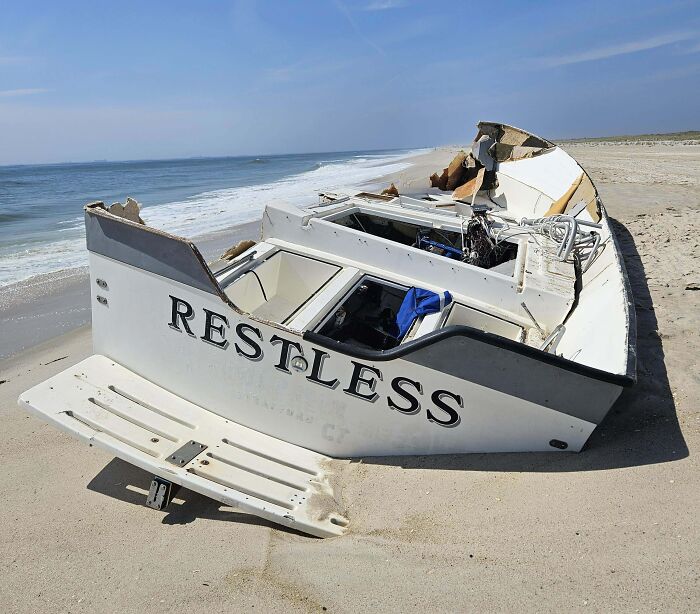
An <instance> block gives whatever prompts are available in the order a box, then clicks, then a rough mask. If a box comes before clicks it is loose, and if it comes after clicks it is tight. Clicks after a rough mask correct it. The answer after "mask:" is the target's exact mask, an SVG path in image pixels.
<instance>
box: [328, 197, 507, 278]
mask: <svg viewBox="0 0 700 614" xmlns="http://www.w3.org/2000/svg"><path fill="white" fill-rule="evenodd" d="M332 222H333V223H335V224H339V225H340V226H345V227H347V228H352V229H353V230H357V231H359V232H364V233H367V234H370V235H373V236H375V237H381V238H383V239H387V240H389V241H393V242H394V243H400V244H401V245H408V246H410V247H415V248H417V249H421V250H424V251H427V252H430V253H431V254H435V255H437V256H442V257H445V258H449V259H451V260H457V261H459V262H465V263H467V264H471V265H474V266H478V267H480V268H482V269H494V270H495V271H496V272H498V273H501V274H503V275H510V276H512V275H514V273H515V259H516V258H517V255H518V243H517V242H516V241H509V240H507V239H506V240H502V241H500V242H499V243H494V241H493V240H492V239H491V237H490V236H489V232H488V231H487V229H486V228H485V227H484V224H483V223H482V222H481V218H480V217H478V216H474V217H472V218H471V219H470V220H468V221H465V223H464V225H463V229H462V230H460V231H455V230H447V229H445V228H434V227H432V226H425V225H420V224H414V223H410V222H405V221H400V220H395V219H392V218H390V217H384V216H380V215H373V214H370V213H364V212H362V211H352V212H350V213H346V214H345V215H343V216H341V217H338V218H336V219H334V220H332Z"/></svg>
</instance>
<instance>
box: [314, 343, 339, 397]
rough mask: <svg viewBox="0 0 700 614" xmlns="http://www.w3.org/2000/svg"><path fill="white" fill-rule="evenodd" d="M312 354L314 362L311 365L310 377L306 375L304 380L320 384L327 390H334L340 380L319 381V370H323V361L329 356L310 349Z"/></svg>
mask: <svg viewBox="0 0 700 614" xmlns="http://www.w3.org/2000/svg"><path fill="white" fill-rule="evenodd" d="M311 349H312V350H313V353H314V362H313V365H311V375H307V376H306V379H307V380H309V381H310V382H314V383H315V384H321V386H326V387H327V388H335V387H336V386H337V385H338V383H339V382H340V380H339V379H338V378H337V377H334V378H333V379H331V380H324V379H321V370H322V369H323V361H324V360H325V359H326V358H327V357H328V356H330V354H328V353H327V352H323V351H322V350H319V349H316V348H311Z"/></svg>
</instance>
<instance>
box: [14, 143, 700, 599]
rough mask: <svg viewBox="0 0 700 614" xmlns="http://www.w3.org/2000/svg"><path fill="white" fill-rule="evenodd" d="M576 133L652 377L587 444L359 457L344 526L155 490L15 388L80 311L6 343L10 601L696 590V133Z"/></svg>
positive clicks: (699, 226)
mask: <svg viewBox="0 0 700 614" xmlns="http://www.w3.org/2000/svg"><path fill="white" fill-rule="evenodd" d="M566 148H567V149H568V150H569V151H570V152H571V153H572V154H573V155H574V156H575V157H576V158H577V159H578V160H579V161H580V162H581V164H582V165H583V166H584V167H585V168H586V169H587V170H588V171H589V172H590V173H591V175H592V177H593V179H594V181H595V182H596V184H597V186H598V188H599V190H600V192H601V195H602V197H603V200H604V202H605V204H606V206H607V208H608V211H609V213H610V214H611V216H612V217H613V218H615V219H616V220H617V222H616V224H615V227H616V230H617V233H618V236H619V238H620V241H621V247H622V250H623V253H624V257H625V260H626V263H627V268H628V272H629V274H630V278H631V282H632V286H633V291H634V294H635V301H636V309H637V316H638V326H639V330H638V340H639V345H638V353H639V363H638V369H639V383H638V385H637V386H636V387H635V388H633V389H630V390H627V391H626V392H625V393H623V396H622V398H621V399H620V401H619V402H618V403H617V405H616V406H615V407H614V408H613V410H612V411H611V414H610V416H609V417H608V419H607V420H606V421H605V423H604V424H603V425H602V426H601V427H600V428H599V429H598V430H597V431H596V432H595V433H594V435H593V436H592V438H591V440H590V442H589V444H588V446H587V448H586V449H585V451H584V452H582V453H581V454H578V455H559V454H505V455H503V454H501V455H462V456H443V457H409V458H398V459H397V458H378V459H377V458H375V459H365V460H364V461H363V462H353V463H351V464H350V465H349V466H348V468H347V470H346V472H345V475H344V476H343V481H344V485H345V486H344V492H343V498H344V502H345V505H346V506H347V512H348V515H349V517H350V519H351V522H352V530H351V532H350V534H349V535H347V536H345V537H342V538H337V539H331V540H325V541H324V540H318V539H313V538H308V537H305V536H302V535H298V534H295V533H291V532H287V531H284V530H282V529H280V528H278V527H273V526H271V525H269V524H266V523H265V522H264V521H261V520H259V519H257V518H253V517H247V516H243V515H241V514H238V513H236V512H234V511H231V510H229V509H227V508H224V507H222V506H220V505H219V504H218V503H216V502H212V501H210V500H207V499H204V498H202V497H200V496H198V495H195V494H193V493H189V492H186V491H181V492H180V499H179V500H177V501H176V504H174V505H172V506H171V509H169V510H168V511H167V512H156V511H153V510H150V509H147V508H145V507H143V505H142V503H143V500H144V498H145V490H144V489H146V488H147V487H148V483H149V480H150V476H148V475H146V474H144V473H143V472H141V471H139V470H137V469H134V468H132V467H130V466H129V465H127V464H125V463H123V462H121V461H117V460H113V459H111V458H110V457H109V455H107V454H105V453H104V452H101V451H97V450H95V449H93V448H86V447H84V446H83V445H81V444H79V443H78V442H77V441H75V440H73V439H71V438H70V437H68V436H67V435H63V434H61V433H58V432H57V431H56V430H54V429H53V428H50V427H49V426H47V425H45V424H44V423H42V422H39V421H38V420H35V419H34V418H31V417H29V416H26V415H24V414H23V413H22V412H21V411H19V410H18V409H17V407H16V398H17V396H18V395H19V393H20V392H22V391H23V390H25V389H26V388H28V387H30V386H31V385H33V384H34V383H36V382H38V381H40V380H42V379H44V378H46V377H48V376H49V375H52V374H54V373H56V372H58V371H60V370H62V369H63V368H65V367H66V366H67V365H68V364H69V363H74V362H77V361H78V360H80V359H82V358H83V357H85V356H87V355H89V353H90V338H89V330H88V329H87V328H83V329H80V330H78V331H76V332H73V333H71V334H69V335H66V336H64V337H61V338H59V339H56V340H54V341H51V342H48V343H46V344H44V345H42V346H39V347H36V348H34V349H31V350H28V351H26V352H24V353H23V354H20V355H17V356H15V357H14V358H12V359H9V360H7V361H5V362H3V363H0V380H2V382H3V383H2V384H0V420H2V430H1V431H0V443H1V445H0V462H1V464H2V467H3V471H2V473H0V489H1V490H2V492H3V493H4V500H3V503H2V505H0V526H2V531H0V611H3V612H35V611H42V612H54V611H55V612H66V611H70V612H91V611H96V610H100V611H109V612H139V611H144V610H146V609H147V608H148V610H149V611H150V612H173V611H178V612H230V611H234V610H235V609H244V610H246V611H258V612H259V611H272V610H273V609H274V610H276V611H290V612H321V611H329V612H356V611H363V610H369V611H403V612H407V611H415V612H425V611H428V612H430V611H485V610H498V611H522V610H527V611H543V610H544V611H553V610H557V611H561V610H574V611H579V610H585V611H611V610H621V611H629V612H634V611H640V612H647V611H667V612H670V611H674V612H681V611H683V612H685V611H688V612H690V611H697V608H698V603H699V602H700V586H699V578H698V569H700V531H699V530H698V522H697V511H698V509H700V506H699V504H700V472H699V471H698V469H699V468H698V460H697V459H698V452H700V410H699V408H698V397H700V381H699V374H698V373H699V372H698V356H699V355H700V342H699V340H700V335H699V334H698V327H699V324H700V322H699V321H698V319H699V316H700V290H699V289H698V288H700V265H699V264H698V256H699V255H700V254H699V251H698V248H699V243H700V239H699V238H698V237H699V236H700V234H699V233H700V146H686V145H682V144H676V145H673V146H669V145H650V146H646V145H645V146H640V145H619V146H618V145H609V144H595V145H592V144H579V143H577V144H570V145H567V146H566ZM449 154H450V152H449V151H447V152H446V151H437V152H435V153H434V154H431V156H433V157H432V158H426V159H422V160H420V161H417V162H418V164H417V165H416V167H414V168H413V169H412V170H411V171H410V172H407V171H405V172H404V173H403V176H402V177H401V181H404V182H411V181H418V179H422V178H423V177H424V176H425V172H424V171H425V170H426V168H429V169H430V171H432V170H435V169H436V168H438V167H439V166H440V165H441V164H444V159H445V158H446V157H449ZM572 393H574V394H575V391H572ZM253 608H254V609H253Z"/></svg>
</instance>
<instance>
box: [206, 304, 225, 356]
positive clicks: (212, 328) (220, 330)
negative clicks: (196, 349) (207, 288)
mask: <svg viewBox="0 0 700 614" xmlns="http://www.w3.org/2000/svg"><path fill="white" fill-rule="evenodd" d="M204 313H205V319H204V334H203V335H202V336H201V337H200V339H202V341H206V342H207V343H211V344H212V345H215V346H217V347H220V348H222V349H224V350H225V349H226V348H227V347H228V341H227V340H226V339H225V338H224V337H225V336H226V329H225V328H224V325H226V328H228V325H229V324H228V320H227V319H226V317H225V316H222V315H221V314H220V313H216V312H214V311H209V310H208V309H207V308H206V307H205V308H204ZM216 318H218V319H219V320H221V322H222V324H218V325H217V324H215V323H214V322H215V321H216ZM213 332H214V333H217V334H218V335H219V336H220V337H221V339H220V340H218V341H217V340H215V339H213V338H212V336H211V334H212V333H213Z"/></svg>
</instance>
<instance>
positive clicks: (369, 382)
mask: <svg viewBox="0 0 700 614" xmlns="http://www.w3.org/2000/svg"><path fill="white" fill-rule="evenodd" d="M351 362H352V364H353V365H354V366H355V368H354V369H353V371H352V377H351V378H350V385H349V386H348V387H347V388H343V392H345V393H347V394H350V395H352V396H354V397H357V398H358V399H364V400H365V401H369V402H370V403H374V402H375V401H376V400H377V398H378V397H379V395H378V394H377V393H376V392H374V389H375V388H376V387H377V379H375V378H374V377H370V378H366V377H363V376H364V374H365V371H369V372H371V373H373V374H374V375H375V376H376V377H377V378H378V379H382V372H381V371H380V370H379V369H375V368H374V367H369V366H367V365H363V364H362V363H361V362H355V361H354V360H352V361H351ZM361 384H365V385H366V386H369V389H370V391H371V394H367V393H365V394H363V393H362V392H360V390H359V388H360V385H361Z"/></svg>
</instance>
